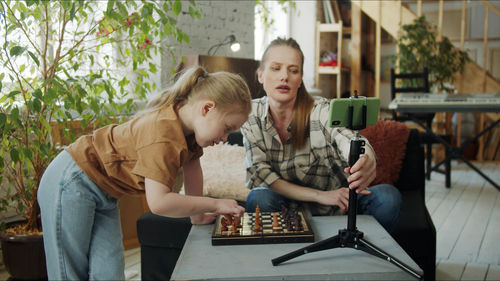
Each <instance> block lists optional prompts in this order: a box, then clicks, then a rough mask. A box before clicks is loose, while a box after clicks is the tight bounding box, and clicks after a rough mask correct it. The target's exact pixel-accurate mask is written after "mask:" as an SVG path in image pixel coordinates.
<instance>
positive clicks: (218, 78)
mask: <svg viewBox="0 0 500 281" xmlns="http://www.w3.org/2000/svg"><path fill="white" fill-rule="evenodd" d="M195 97H205V98H207V99H210V100H212V101H214V102H215V105H216V107H217V108H219V109H220V110H223V111H225V112H230V111H240V112H242V113H245V114H249V113H250V111H251V109H252V97H251V95H250V90H249V89H248V85H247V83H246V82H245V80H244V79H243V78H242V77H241V76H239V75H237V74H234V73H229V72H215V73H208V72H207V71H206V70H205V69H204V68H203V67H201V66H197V67H192V68H188V69H186V70H184V71H183V72H181V73H180V74H178V75H177V76H176V80H175V82H174V84H173V85H172V86H170V87H169V88H167V90H165V91H164V92H163V93H162V94H160V95H159V96H157V97H155V98H153V99H152V100H151V101H149V103H148V104H147V106H146V109H145V110H143V111H142V112H141V113H140V114H143V113H147V112H151V111H154V110H156V109H158V108H161V107H164V106H169V105H174V107H176V108H179V107H181V106H183V105H184V104H185V103H187V101H188V100H189V99H191V98H195Z"/></svg>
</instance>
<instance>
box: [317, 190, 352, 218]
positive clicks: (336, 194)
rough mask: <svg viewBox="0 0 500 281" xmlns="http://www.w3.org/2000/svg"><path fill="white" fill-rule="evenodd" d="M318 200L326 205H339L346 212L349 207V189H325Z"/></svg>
mask: <svg viewBox="0 0 500 281" xmlns="http://www.w3.org/2000/svg"><path fill="white" fill-rule="evenodd" d="M317 202H318V203H319V204H321V205H326V206H338V207H339V208H340V211H341V212H342V213H344V212H345V211H347V208H348V207H349V189H348V188H346V187H342V188H339V189H335V190H328V191H323V192H321V193H320V194H319V196H318V200H317Z"/></svg>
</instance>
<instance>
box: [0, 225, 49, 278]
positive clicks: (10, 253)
mask: <svg viewBox="0 0 500 281" xmlns="http://www.w3.org/2000/svg"><path fill="white" fill-rule="evenodd" d="M0 241H1V243H2V254H3V262H4V264H5V269H6V270H7V272H8V273H9V274H10V276H11V277H12V278H13V279H16V280H17V279H19V280H43V279H47V267H46V265H45V250H44V248H43V235H42V234H28V235H26V234H23V235H16V234H8V233H3V232H0Z"/></svg>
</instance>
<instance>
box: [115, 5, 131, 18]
mask: <svg viewBox="0 0 500 281" xmlns="http://www.w3.org/2000/svg"><path fill="white" fill-rule="evenodd" d="M116 6H117V7H118V11H119V12H120V16H122V17H127V16H128V10H127V7H125V5H123V4H122V3H121V2H120V1H117V2H116Z"/></svg>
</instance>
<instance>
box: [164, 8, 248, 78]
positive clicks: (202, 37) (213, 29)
mask: <svg viewBox="0 0 500 281" xmlns="http://www.w3.org/2000/svg"><path fill="white" fill-rule="evenodd" d="M254 4H255V2H254V1H249V0H234V1H220V0H218V1H197V2H196V6H197V7H198V8H199V10H200V13H201V19H200V20H198V19H192V18H191V17H190V16H189V14H186V15H182V14H181V15H180V16H179V18H178V26H179V27H180V29H181V30H182V31H183V32H185V33H187V34H188V35H189V37H190V40H191V43H190V44H189V45H187V44H185V43H183V44H182V45H179V43H177V42H176V41H175V40H169V41H167V44H168V43H169V42H170V44H174V45H175V46H176V51H175V52H174V54H175V56H176V58H177V60H178V61H180V59H181V57H182V56H183V55H189V54H207V51H208V49H209V48H210V47H211V46H213V45H215V44H217V43H218V42H220V41H222V40H224V39H225V38H226V37H227V36H228V35H230V34H234V35H235V36H236V39H237V40H238V41H239V42H240V44H241V49H240V51H239V52H237V53H233V52H231V50H230V49H229V46H223V47H221V48H219V50H218V51H217V54H216V55H218V56H229V57H240V58H253V55H254V46H253V45H254V14H255V13H254ZM187 7H188V5H184V8H183V10H185V11H187ZM174 67H175V65H173V62H172V59H171V58H170V54H168V53H164V55H163V56H162V62H161V69H162V73H161V81H162V82H161V83H162V85H161V86H162V87H165V86H166V83H167V81H169V79H170V70H171V69H172V68H174Z"/></svg>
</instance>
